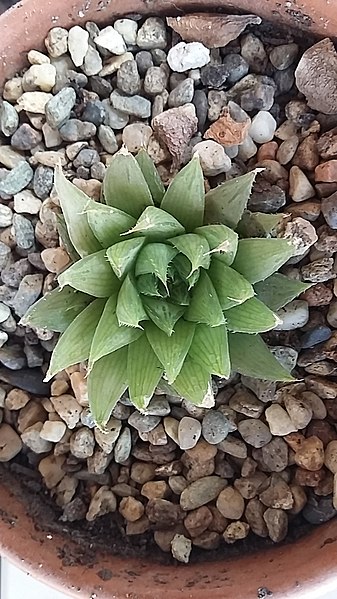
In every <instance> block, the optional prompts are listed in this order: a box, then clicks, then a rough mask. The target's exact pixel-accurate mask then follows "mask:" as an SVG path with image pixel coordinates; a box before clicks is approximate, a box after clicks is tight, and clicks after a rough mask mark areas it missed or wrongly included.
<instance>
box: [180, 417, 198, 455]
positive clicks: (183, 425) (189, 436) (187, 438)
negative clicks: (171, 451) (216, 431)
mask: <svg viewBox="0 0 337 599" xmlns="http://www.w3.org/2000/svg"><path fill="white" fill-rule="evenodd" d="M200 435H201V424H200V422H199V420H196V419H195V418H190V417H189V416H184V418H182V419H181V420H180V422H179V428H178V439H179V447H180V449H183V450H186V449H192V447H194V446H195V445H196V444H197V442H198V440H199V438H200Z"/></svg>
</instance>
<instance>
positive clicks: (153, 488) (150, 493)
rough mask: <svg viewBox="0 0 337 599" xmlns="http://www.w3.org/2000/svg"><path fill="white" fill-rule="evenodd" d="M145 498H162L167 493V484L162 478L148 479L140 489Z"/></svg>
mask: <svg viewBox="0 0 337 599" xmlns="http://www.w3.org/2000/svg"><path fill="white" fill-rule="evenodd" d="M141 494H142V495H143V496H144V497H146V498H147V499H163V498H164V497H165V496H166V495H167V494H168V486H167V483H166V482H165V481H164V480H156V481H148V482H146V483H145V484H144V485H143V486H142V489H141Z"/></svg>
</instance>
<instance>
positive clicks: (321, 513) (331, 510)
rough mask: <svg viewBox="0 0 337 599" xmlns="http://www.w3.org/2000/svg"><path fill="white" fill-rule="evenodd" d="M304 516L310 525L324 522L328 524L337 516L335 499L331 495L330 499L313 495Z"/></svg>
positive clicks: (305, 508) (304, 510) (306, 506)
mask: <svg viewBox="0 0 337 599" xmlns="http://www.w3.org/2000/svg"><path fill="white" fill-rule="evenodd" d="M302 514H303V517H304V518H305V519H306V520H307V522H310V524H323V522H328V521H329V520H331V519H332V518H334V516H336V514H337V510H336V508H335V507H334V505H333V498H332V497H331V495H329V496H328V497H317V496H316V495H311V496H310V497H309V499H308V502H307V504H306V505H305V507H304V509H303V512H302Z"/></svg>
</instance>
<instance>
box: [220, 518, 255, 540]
mask: <svg viewBox="0 0 337 599" xmlns="http://www.w3.org/2000/svg"><path fill="white" fill-rule="evenodd" d="M249 529H250V528H249V524H247V522H240V521H238V522H231V523H230V524H229V525H228V526H227V528H226V530H225V531H224V533H223V535H222V536H223V539H224V541H225V543H229V544H232V543H236V541H239V540H242V539H245V538H246V537H247V536H248V533H249Z"/></svg>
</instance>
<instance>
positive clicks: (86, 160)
mask: <svg viewBox="0 0 337 599" xmlns="http://www.w3.org/2000/svg"><path fill="white" fill-rule="evenodd" d="M94 162H99V154H98V152H97V150H94V149H92V148H84V149H83V150H81V151H80V152H79V153H78V154H77V156H76V158H75V160H74V162H73V165H74V167H75V168H78V167H79V166H84V167H86V168H90V167H91V166H92V165H93V164H94Z"/></svg>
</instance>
